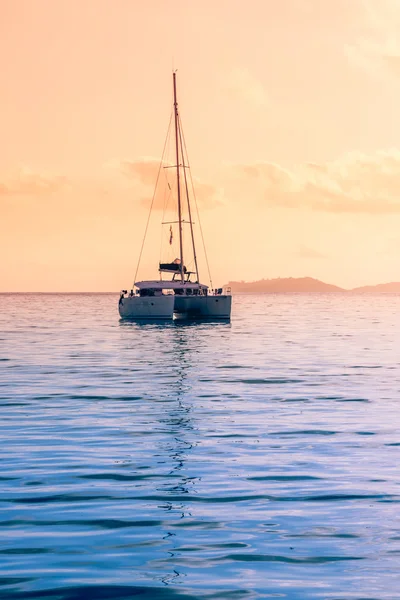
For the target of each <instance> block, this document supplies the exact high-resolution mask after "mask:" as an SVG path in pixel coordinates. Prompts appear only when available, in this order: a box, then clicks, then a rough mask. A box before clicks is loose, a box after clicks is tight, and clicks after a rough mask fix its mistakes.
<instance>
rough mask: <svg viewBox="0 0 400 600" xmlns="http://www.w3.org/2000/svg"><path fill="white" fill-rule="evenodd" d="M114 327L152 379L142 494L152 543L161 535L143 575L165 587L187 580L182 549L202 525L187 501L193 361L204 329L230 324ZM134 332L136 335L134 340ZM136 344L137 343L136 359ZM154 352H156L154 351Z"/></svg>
mask: <svg viewBox="0 0 400 600" xmlns="http://www.w3.org/2000/svg"><path fill="white" fill-rule="evenodd" d="M119 325H120V327H121V330H120V331H121V332H122V337H123V340H124V341H123V344H122V346H123V347H124V348H125V350H124V351H127V352H129V354H130V358H131V361H130V362H131V364H132V366H133V364H134V362H136V361H146V362H148V363H149V364H150V365H151V369H152V371H153V374H154V380H153V383H152V385H151V387H150V386H149V387H150V389H152V392H151V395H150V394H149V396H146V395H143V401H144V402H146V404H147V408H146V415H147V417H146V422H147V427H148V428H149V429H150V430H151V433H152V444H153V446H150V447H148V448H149V450H148V452H149V454H148V455H147V456H146V459H145V460H146V462H145V464H146V465H149V464H150V465H151V469H152V473H153V474H154V476H155V479H149V480H148V481H149V483H148V485H149V486H153V487H151V488H149V489H148V490H147V495H149V496H151V497H154V502H155V503H154V506H153V507H152V508H151V510H152V511H154V513H156V512H161V513H162V515H163V516H162V517H161V518H160V523H161V525H160V529H159V531H158V532H157V536H156V539H157V537H158V535H159V536H160V537H158V543H157V546H158V547H159V552H158V553H157V554H158V556H157V558H153V559H152V560H151V561H150V563H147V564H146V572H147V574H148V575H150V576H151V577H152V578H153V579H154V580H156V581H158V582H161V583H162V584H164V585H170V584H176V583H182V582H183V580H184V578H185V577H186V576H188V572H186V569H185V566H184V565H187V560H188V556H187V553H186V552H185V550H184V549H185V548H187V547H188V546H189V545H190V543H191V542H190V541H189V542H188V531H190V532H194V531H195V530H196V527H197V526H196V525H195V522H200V521H201V520H202V519H201V517H199V513H198V509H199V508H200V506H199V504H198V502H196V503H194V502H193V500H192V498H193V496H194V495H196V494H198V490H196V487H198V484H199V483H200V479H201V477H199V472H198V462H197V461H196V455H197V452H196V448H197V446H198V445H199V443H200V440H201V433H200V431H201V430H202V427H201V411H199V410H196V406H197V405H198V402H197V399H198V385H197V383H198V380H199V364H198V360H199V355H200V354H201V353H202V352H203V350H204V346H207V344H208V343H209V339H210V338H209V333H208V330H209V329H212V330H213V331H214V335H215V333H216V331H215V328H217V329H219V328H221V330H225V328H226V327H229V328H230V327H231V324H230V323H229V322H224V323H222V322H219V323H218V325H215V324H214V325H209V323H208V322H204V321H203V322H201V323H196V322H192V321H187V320H182V321H180V320H176V321H175V320H174V321H170V322H162V323H160V322H159V321H158V322H157V321H156V322H154V321H143V320H141V321H140V322H132V321H128V320H121V321H120V324H119ZM126 328H128V329H126ZM135 332H136V333H137V334H138V335H134V334H135ZM221 333H222V331H221ZM131 334H132V335H131ZM137 344H140V354H139V353H138V346H137ZM154 348H158V349H159V350H158V352H155V351H154ZM132 359H133V360H132ZM124 360H126V359H125V358H124ZM147 369H148V367H147ZM139 377H140V376H139ZM154 384H155V385H154ZM154 390H156V393H154ZM199 436H200V437H199ZM141 462H142V461H141ZM150 481H151V482H152V483H150ZM152 502H153V501H152ZM154 518H156V517H154ZM185 520H186V521H187V522H185ZM190 521H192V522H193V525H192V523H190ZM193 526H194V529H193ZM192 535H193V534H192Z"/></svg>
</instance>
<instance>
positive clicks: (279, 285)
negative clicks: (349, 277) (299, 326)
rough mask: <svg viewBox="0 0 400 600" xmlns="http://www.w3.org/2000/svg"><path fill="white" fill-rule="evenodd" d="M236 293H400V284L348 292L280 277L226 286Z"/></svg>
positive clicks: (306, 279) (317, 282)
mask: <svg viewBox="0 0 400 600" xmlns="http://www.w3.org/2000/svg"><path fill="white" fill-rule="evenodd" d="M226 287H230V288H231V290H232V292H234V293H253V294H254V293H258V294H275V293H282V292H306V293H310V292H328V293H330V292H342V293H343V292H345V293H352V292H353V293H359V294H363V293H374V292H375V293H400V282H392V283H380V284H378V285H365V286H362V287H357V288H353V289H350V290H347V289H345V288H341V287H339V286H337V285H332V284H330V283H324V282H323V281H320V280H319V279H314V278H313V277H282V278H281V277H278V278H277V279H260V280H259V281H230V282H229V283H227V284H226Z"/></svg>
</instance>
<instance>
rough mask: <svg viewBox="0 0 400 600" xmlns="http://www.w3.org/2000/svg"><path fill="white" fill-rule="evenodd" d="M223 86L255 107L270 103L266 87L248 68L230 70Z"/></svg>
mask: <svg viewBox="0 0 400 600" xmlns="http://www.w3.org/2000/svg"><path fill="white" fill-rule="evenodd" d="M223 87H224V89H225V90H226V91H228V92H230V93H233V94H235V95H236V96H238V97H239V98H241V100H243V101H244V102H246V103H247V104H250V105H251V106H252V107H253V108H263V107H265V106H266V105H267V104H268V94H267V91H266V89H265V87H264V86H263V84H262V83H261V82H260V81H259V80H258V79H257V78H256V77H255V76H254V75H252V73H250V71H248V70H247V69H243V68H238V67H237V68H234V69H232V70H231V71H229V72H228V74H227V75H226V76H225V78H224V80H223Z"/></svg>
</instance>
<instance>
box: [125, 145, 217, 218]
mask: <svg viewBox="0 0 400 600" xmlns="http://www.w3.org/2000/svg"><path fill="white" fill-rule="evenodd" d="M170 167H171V165H170V164H166V163H164V164H163V165H162V166H161V171H160V175H159V180H158V187H157V190H156V195H155V197H154V204H153V207H154V208H155V209H156V210H164V209H165V208H166V207H168V206H169V207H170V208H171V206H173V204H174V203H175V204H176V182H175V173H174V170H173V169H171V168H170ZM119 170H120V172H121V173H122V174H123V175H125V176H126V177H127V178H128V179H129V180H130V181H131V182H132V183H134V184H136V185H138V198H140V203H141V204H142V205H145V206H149V205H150V202H151V198H152V196H150V195H149V193H148V192H149V190H150V189H151V191H154V189H155V185H156V181H157V175H158V173H159V170H160V160H159V159H156V158H152V157H142V158H139V159H135V160H122V161H120V162H119ZM182 179H183V178H182ZM182 185H183V187H182V189H184V182H183V180H182ZM193 187H194V194H195V195H196V200H197V202H198V205H199V208H202V209H209V208H215V207H217V206H221V205H222V204H223V203H224V200H223V191H222V190H221V189H220V188H218V187H216V186H215V185H212V184H211V183H208V182H205V181H202V180H201V179H199V178H197V177H194V178H193ZM188 188H189V193H192V188H191V183H190V178H188Z"/></svg>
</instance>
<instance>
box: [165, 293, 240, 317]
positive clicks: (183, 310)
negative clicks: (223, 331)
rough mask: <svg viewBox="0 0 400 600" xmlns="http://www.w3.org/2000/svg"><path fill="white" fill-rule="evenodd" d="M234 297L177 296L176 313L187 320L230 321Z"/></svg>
mask: <svg viewBox="0 0 400 600" xmlns="http://www.w3.org/2000/svg"><path fill="white" fill-rule="evenodd" d="M231 306H232V296H222V295H219V296H175V308H174V313H175V315H176V316H178V317H181V318H187V319H230V317H231Z"/></svg>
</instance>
